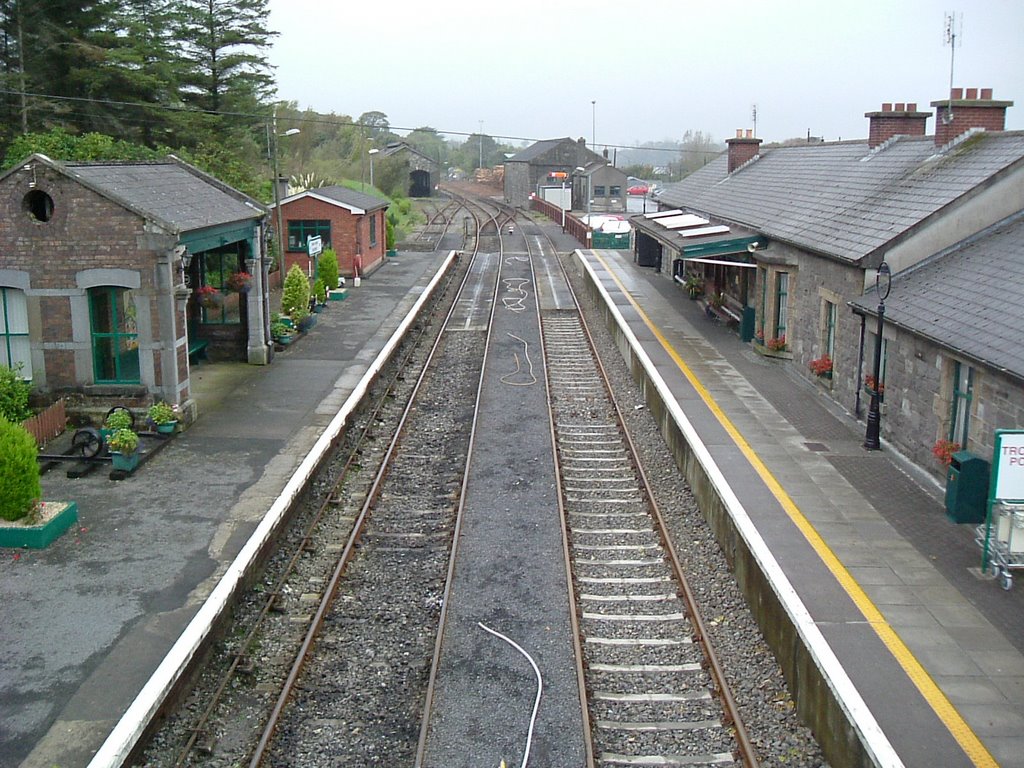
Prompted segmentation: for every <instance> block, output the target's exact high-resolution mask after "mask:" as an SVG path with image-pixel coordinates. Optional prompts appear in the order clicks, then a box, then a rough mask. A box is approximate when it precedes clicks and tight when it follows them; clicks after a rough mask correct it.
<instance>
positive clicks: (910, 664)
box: [591, 251, 999, 768]
mask: <svg viewBox="0 0 1024 768" xmlns="http://www.w3.org/2000/svg"><path fill="white" fill-rule="evenodd" d="M591 253H594V252H593V251H592V252H591ZM594 257H595V258H596V259H597V260H598V261H600V262H601V264H602V265H604V268H605V270H606V271H607V272H608V274H609V275H610V276H611V278H612V280H614V281H615V284H616V285H618V286H619V289H620V290H621V291H622V293H623V295H625V296H626V297H627V298H628V299H629V303H630V304H632V305H633V309H635V310H636V312H637V314H638V315H640V318H641V319H642V320H643V321H644V324H645V325H646V326H647V327H648V328H649V329H650V331H651V333H653V334H654V337H655V338H656V339H657V340H658V341H659V343H660V344H661V345H662V347H664V349H665V351H666V352H667V353H668V354H669V356H670V357H671V358H672V359H673V360H674V361H675V363H676V365H677V366H678V367H679V370H680V371H682V372H683V375H684V376H685V377H686V378H687V380H688V381H689V382H690V384H691V385H692V386H693V388H694V389H695V390H696V391H697V394H698V395H700V398H701V399H702V400H703V401H704V404H705V405H706V406H707V407H708V409H709V410H710V411H711V412H712V413H713V414H714V416H715V418H716V419H718V421H719V423H720V424H721V425H722V427H723V428H724V429H725V431H726V432H727V433H729V436H730V437H731V438H732V439H733V441H734V442H735V443H736V446H737V447H738V448H739V449H740V451H742V452H743V455H744V456H746V457H747V460H748V461H749V462H750V464H751V466H753V467H754V470H755V471H756V472H757V474H758V475H760V477H761V479H762V480H764V482H765V485H767V486H768V489H769V490H770V491H771V492H772V494H773V495H774V496H775V498H776V499H777V500H778V502H779V504H781V505H782V508H783V509H784V510H785V511H786V514H787V515H789V518H790V519H791V520H792V521H793V523H794V524H795V525H796V527H797V528H799V529H800V532H801V533H802V534H803V535H804V538H806V539H807V542H808V543H809V544H810V545H811V547H813V548H814V551H815V552H817V553H818V557H820V558H821V560H822V562H824V563H825V566H826V567H827V568H828V569H829V570H830V571H831V572H832V574H833V575H834V576H835V577H836V579H837V580H838V581H839V583H840V585H841V586H842V587H843V589H844V590H845V591H846V593H847V594H848V595H849V596H850V599H851V600H853V602H854V603H855V604H856V606H857V608H858V609H859V610H860V612H861V613H862V614H864V618H865V619H867V621H868V623H869V624H870V625H871V627H872V628H873V629H874V630H875V633H876V634H877V635H878V637H879V638H880V639H881V641H882V642H883V643H885V645H886V646H887V647H888V648H889V651H890V652H891V653H892V655H893V656H894V657H895V659H896V661H897V662H898V663H899V665H900V666H901V667H903V670H904V671H905V672H906V673H907V675H908V676H909V677H910V679H911V680H912V681H913V683H914V685H916V686H917V689H918V690H919V691H920V692H921V695H922V696H924V698H925V700H926V701H927V702H928V704H929V705H930V706H931V708H932V709H933V710H934V711H935V714H936V715H938V717H939V719H940V720H942V722H943V724H944V725H945V726H946V728H948V729H949V732H950V733H951V734H952V736H953V738H954V739H956V741H957V743H958V744H959V745H960V746H961V748H963V750H964V752H965V753H966V754H967V756H968V757H969V758H970V759H971V761H972V762H973V763H974V764H975V765H977V766H983V767H984V768H998V766H999V763H997V762H996V760H995V758H993V757H992V755H991V753H990V752H989V751H988V749H986V748H985V745H984V744H982V743H981V740H980V739H979V738H978V736H977V734H975V733H974V730H973V729H972V728H971V726H970V725H968V724H967V722H966V721H965V720H964V719H963V717H962V716H961V714H960V713H959V712H958V711H957V709H956V707H954V706H953V704H952V702H950V700H949V699H948V698H947V697H946V694H944V693H943V692H942V690H941V689H940V688H939V686H938V685H936V683H935V681H934V680H932V677H931V675H929V674H928V672H927V671H926V670H925V668H924V667H923V666H922V665H921V662H919V661H918V660H917V657H916V656H914V654H913V652H912V651H911V650H910V649H909V648H908V647H907V646H906V644H905V643H904V642H903V640H902V638H900V636H899V635H898V634H897V633H896V630H894V629H893V628H892V626H891V625H890V624H889V622H888V621H886V620H885V617H884V616H883V615H882V612H881V611H880V610H879V609H878V607H877V606H876V605H875V604H874V602H873V601H872V600H871V598H870V597H868V596H867V594H866V593H865V592H864V590H863V589H861V586H860V584H858V583H857V580H856V579H854V577H853V575H852V574H851V573H850V572H849V571H848V570H847V569H846V566H844V565H843V564H842V562H841V561H840V560H839V558H838V557H837V556H836V554H835V553H834V552H833V551H832V549H831V547H829V546H828V544H826V543H825V540H824V539H822V538H821V536H820V535H819V534H818V532H817V530H815V528H814V526H813V525H812V524H811V522H810V521H809V520H808V519H807V518H806V517H804V514H803V513H802V512H801V511H800V508H799V507H797V505H796V503H795V502H794V501H793V499H791V498H790V496H789V494H788V493H786V491H785V489H784V488H783V487H782V485H781V484H780V483H779V481H778V480H776V479H775V476H774V475H773V474H772V473H771V471H770V470H769V469H768V467H766V466H765V465H764V462H762V461H761V458H760V457H759V456H758V455H757V453H756V452H755V451H754V449H753V448H751V447H750V444H749V443H748V442H747V441H746V440H745V439H744V437H743V435H742V434H740V431H739V430H738V429H737V428H736V427H735V425H733V423H732V421H730V419H729V417H728V416H726V415H725V412H724V411H723V410H722V409H721V407H720V406H719V405H718V403H717V402H716V401H715V399H714V398H713V397H712V396H711V394H710V393H709V392H708V391H707V389H705V388H704V385H703V384H701V382H700V379H698V378H697V376H696V374H694V373H693V371H691V370H690V368H689V366H687V365H686V363H685V362H683V359H682V358H681V357H680V356H679V353H678V352H676V350H675V348H674V347H673V346H672V345H671V344H670V343H669V341H668V339H666V338H665V337H664V335H662V333H661V330H660V329H659V328H658V327H657V326H656V325H655V324H654V323H653V322H651V320H650V318H649V317H648V316H647V314H646V313H645V312H644V311H643V310H642V309H641V308H640V305H639V304H638V303H637V301H636V299H634V298H633V294H631V293H630V292H629V291H628V290H627V289H626V287H625V286H624V285H623V284H622V282H621V281H620V280H619V276H618V275H616V274H615V272H613V271H612V270H611V268H610V267H609V266H608V263H607V262H606V261H605V260H604V259H603V258H602V257H601V256H600V255H599V254H597V253H594Z"/></svg>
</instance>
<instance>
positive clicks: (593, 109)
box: [590, 99, 597, 152]
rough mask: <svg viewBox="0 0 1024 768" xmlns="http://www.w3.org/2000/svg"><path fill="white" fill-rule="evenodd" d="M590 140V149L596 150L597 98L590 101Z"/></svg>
mask: <svg viewBox="0 0 1024 768" xmlns="http://www.w3.org/2000/svg"><path fill="white" fill-rule="evenodd" d="M590 141H591V144H592V146H591V149H593V150H594V151H595V152H597V99H594V100H593V101H591V102H590Z"/></svg>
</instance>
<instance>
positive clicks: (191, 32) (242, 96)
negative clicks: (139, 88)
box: [175, 0, 276, 112]
mask: <svg viewBox="0 0 1024 768" xmlns="http://www.w3.org/2000/svg"><path fill="white" fill-rule="evenodd" d="M177 1H178V3H179V13H180V15H179V17H178V20H177V24H176V30H175V33H176V34H175V36H176V37H177V39H178V40H179V41H180V43H181V46H182V50H181V59H182V61H184V62H188V65H187V66H186V67H185V68H184V70H183V72H182V77H181V86H182V97H183V98H184V100H185V102H186V103H187V104H189V105H190V106H193V107H196V108H198V109H201V110H205V111H208V112H254V111H256V110H257V108H258V107H259V105H261V104H266V103H267V100H268V99H269V98H270V97H271V96H272V95H273V93H274V78H273V75H272V74H271V66H270V64H269V62H268V61H267V57H266V49H267V48H268V46H269V45H270V40H271V38H272V37H273V36H274V35H275V34H276V33H274V32H271V31H270V30H269V29H268V28H267V26H266V23H265V19H266V18H267V3H268V0H177Z"/></svg>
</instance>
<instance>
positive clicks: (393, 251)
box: [388, 248, 398, 258]
mask: <svg viewBox="0 0 1024 768" xmlns="http://www.w3.org/2000/svg"><path fill="white" fill-rule="evenodd" d="M397 255H398V249H397V248H389V249H388V256H390V257H392V258H394V257H395V256H397Z"/></svg>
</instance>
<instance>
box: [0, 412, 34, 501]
mask: <svg viewBox="0 0 1024 768" xmlns="http://www.w3.org/2000/svg"><path fill="white" fill-rule="evenodd" d="M36 452H37V448H36V440H35V438H34V437H32V435H30V434H29V432H28V430H27V429H25V428H24V427H22V426H21V425H20V424H12V423H11V422H10V421H8V420H7V419H4V418H0V518H3V519H4V520H12V521H13V520H20V519H21V518H23V517H25V515H27V514H28V513H29V512H31V511H32V509H33V508H34V507H35V505H36V502H37V501H39V498H40V497H41V496H42V495H43V489H42V487H41V486H40V485H39V464H38V463H37V462H36Z"/></svg>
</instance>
